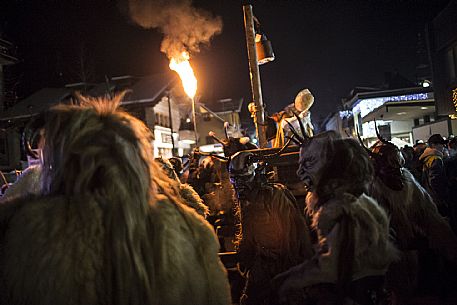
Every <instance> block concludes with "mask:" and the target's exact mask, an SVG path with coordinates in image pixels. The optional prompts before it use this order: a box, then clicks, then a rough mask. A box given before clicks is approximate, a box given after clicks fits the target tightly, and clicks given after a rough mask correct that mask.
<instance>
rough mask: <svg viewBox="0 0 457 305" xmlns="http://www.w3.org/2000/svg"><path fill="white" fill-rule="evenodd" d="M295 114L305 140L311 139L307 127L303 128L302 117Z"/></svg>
mask: <svg viewBox="0 0 457 305" xmlns="http://www.w3.org/2000/svg"><path fill="white" fill-rule="evenodd" d="M293 113H294V116H295V118H296V119H297V120H298V124H299V125H300V130H301V134H302V136H303V139H306V138H309V137H308V135H307V134H306V130H305V126H303V122H302V121H301V119H300V116H299V115H298V114H296V113H295V112H293Z"/></svg>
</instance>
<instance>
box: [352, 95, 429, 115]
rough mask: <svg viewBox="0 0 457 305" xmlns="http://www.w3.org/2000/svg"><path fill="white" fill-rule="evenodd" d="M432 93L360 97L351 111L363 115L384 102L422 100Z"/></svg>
mask: <svg viewBox="0 0 457 305" xmlns="http://www.w3.org/2000/svg"><path fill="white" fill-rule="evenodd" d="M432 94H433V93H415V94H405V95H397V96H384V97H374V98H367V99H360V100H358V101H357V103H356V104H355V106H354V107H353V108H352V112H353V113H360V115H361V116H362V118H363V117H365V116H366V115H368V114H369V113H371V112H372V111H373V110H375V109H378V108H379V107H381V106H382V105H384V104H385V103H390V102H409V101H423V100H428V99H432V98H433V95H432Z"/></svg>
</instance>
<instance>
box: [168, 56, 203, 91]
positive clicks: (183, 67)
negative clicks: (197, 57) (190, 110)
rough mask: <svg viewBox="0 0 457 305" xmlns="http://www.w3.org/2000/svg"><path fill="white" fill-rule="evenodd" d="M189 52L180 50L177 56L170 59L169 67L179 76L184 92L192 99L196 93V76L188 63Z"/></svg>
mask: <svg viewBox="0 0 457 305" xmlns="http://www.w3.org/2000/svg"><path fill="white" fill-rule="evenodd" d="M189 59H190V56H189V53H187V52H182V53H181V56H180V57H179V58H171V59H170V65H169V67H170V69H171V70H173V71H176V72H177V73H178V74H179V77H180V78H181V82H182V85H183V87H184V91H185V92H186V94H187V95H188V96H189V97H190V98H191V99H193V98H194V97H195V93H197V78H195V74H194V70H192V67H191V66H190V63H189Z"/></svg>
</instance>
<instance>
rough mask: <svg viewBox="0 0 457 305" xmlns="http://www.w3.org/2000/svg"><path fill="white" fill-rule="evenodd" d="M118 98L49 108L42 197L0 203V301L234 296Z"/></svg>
mask: <svg viewBox="0 0 457 305" xmlns="http://www.w3.org/2000/svg"><path fill="white" fill-rule="evenodd" d="M121 98H122V95H119V96H117V97H115V98H114V99H113V100H106V99H92V98H83V97H80V101H81V105H79V106H76V105H58V106H55V107H53V108H51V109H50V110H49V111H48V112H47V113H46V115H45V126H44V130H45V133H44V135H45V146H44V149H43V154H44V160H43V168H42V189H41V192H40V195H38V196H30V197H23V198H20V199H18V200H15V201H9V202H6V203H4V204H2V205H0V304H10V305H15V304H21V305H27V304H35V305H41V304H43V305H51V304H69V305H74V304H78V305H79V304H81V305H82V304H84V305H100V304H105V305H124V304H125V305H127V304H129V305H134V304H138V305H140V304H141V305H145V304H176V305H177V304H207V305H210V304H221V305H222V304H224V305H228V304H230V292H229V285H228V281H227V276H226V272H225V270H224V267H223V265H222V264H221V262H220V260H219V258H218V253H217V252H218V248H219V245H218V243H217V239H216V236H215V234H214V232H213V231H212V229H211V227H210V226H209V224H208V223H207V222H206V221H204V219H203V218H202V217H201V216H199V215H198V214H197V213H196V212H195V211H194V210H193V209H191V208H188V207H187V206H186V205H185V204H183V203H182V201H181V199H180V197H179V190H178V189H177V188H176V186H175V184H173V183H171V182H170V179H169V178H168V177H167V176H166V175H165V174H164V173H163V172H162V171H161V170H160V168H159V167H158V165H157V164H156V163H155V162H154V160H153V158H152V147H151V144H150V143H151V139H152V135H151V133H150V131H149V130H148V129H147V127H146V126H145V125H144V123H143V122H141V121H140V120H138V119H136V118H134V117H132V116H131V115H129V114H127V113H125V112H123V111H120V110H118V109H117V106H118V105H119V103H120V101H121Z"/></svg>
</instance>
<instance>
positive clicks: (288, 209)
mask: <svg viewBox="0 0 457 305" xmlns="http://www.w3.org/2000/svg"><path fill="white" fill-rule="evenodd" d="M253 157H254V154H253V153H251V152H246V151H241V152H238V153H236V154H235V155H233V156H232V157H231V160H230V164H229V174H230V180H231V182H232V184H233V185H234V187H235V191H236V195H237V199H238V204H239V206H238V209H239V216H240V222H241V226H240V232H239V236H238V239H237V244H238V251H237V252H238V255H239V265H240V270H241V271H242V273H244V274H245V276H246V285H245V288H244V292H243V296H242V297H241V300H240V304H243V305H250V304H256V305H264V304H278V303H277V301H278V300H277V297H276V293H275V292H274V290H273V287H272V286H271V283H270V282H271V280H272V279H273V278H274V276H275V275H277V274H279V273H281V272H284V271H286V270H287V269H289V268H290V267H292V266H294V265H296V264H298V263H300V262H301V261H303V260H304V259H306V258H309V257H311V254H312V252H311V242H310V238H309V232H308V230H307V227H306V225H305V220H304V217H303V215H302V213H301V212H300V210H299V208H298V205H297V202H296V200H295V198H294V197H293V195H292V194H291V193H290V192H289V191H288V190H287V188H286V187H285V186H283V185H281V184H270V183H268V182H267V179H266V174H265V172H264V169H263V168H262V166H261V165H259V166H258V168H255V164H254V163H253V162H252V160H253Z"/></svg>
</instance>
